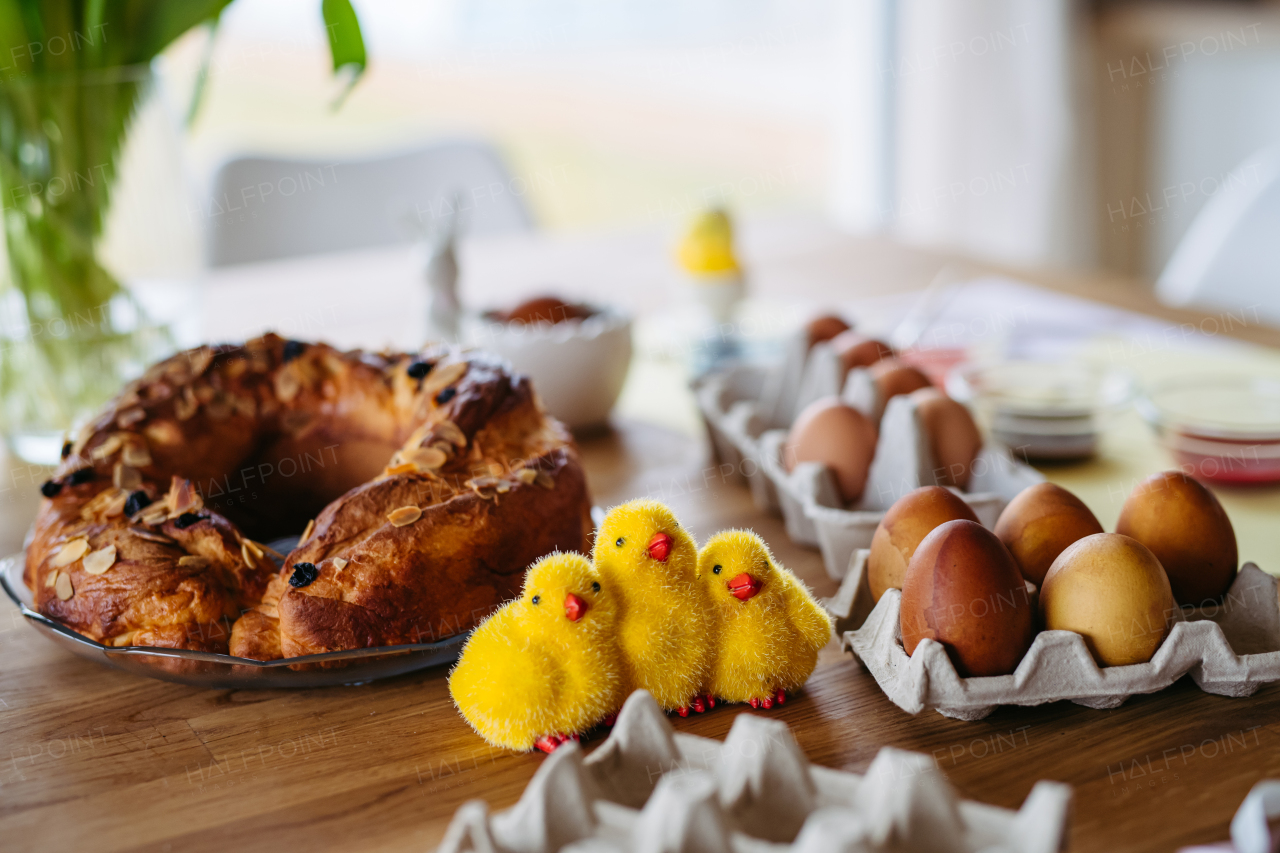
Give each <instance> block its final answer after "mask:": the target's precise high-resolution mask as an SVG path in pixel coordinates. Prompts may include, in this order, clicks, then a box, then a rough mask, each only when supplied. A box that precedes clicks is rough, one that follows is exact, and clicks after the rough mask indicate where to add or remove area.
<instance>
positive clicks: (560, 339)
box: [468, 306, 631, 429]
mask: <svg viewBox="0 0 1280 853" xmlns="http://www.w3.org/2000/svg"><path fill="white" fill-rule="evenodd" d="M590 307H591V309H592V310H593V311H594V312H595V313H593V314H592V315H591V316H590V317H588V318H586V319H585V320H569V321H566V322H563V323H555V324H550V323H535V324H528V325H526V324H524V323H502V322H497V321H486V320H483V319H477V320H476V321H475V323H474V324H473V325H472V328H471V329H470V330H469V334H468V339H469V343H471V344H473V345H474V346H478V347H481V348H482V349H487V350H490V351H491V352H495V353H497V354H498V355H501V356H503V357H504V358H506V359H507V360H508V361H509V362H511V365H512V366H513V367H514V368H515V369H516V370H517V371H519V372H520V373H524V374H526V375H527V376H528V377H529V378H530V379H532V380H533V387H534V390H535V391H537V393H538V396H539V398H541V400H542V404H543V405H544V406H545V407H546V409H547V411H548V412H550V413H551V414H552V415H553V416H555V417H556V418H558V419H559V420H561V421H563V422H564V423H565V424H566V425H567V426H569V427H571V428H573V429H580V428H583V427H592V426H598V425H600V424H603V423H604V422H605V421H607V420H608V418H609V411H610V410H611V409H612V408H613V404H614V403H615V402H617V400H618V394H619V393H620V392H621V391H622V383H623V382H624V381H625V380H626V378H627V368H628V367H630V365H631V318H630V317H627V316H625V315H623V314H621V313H618V312H617V311H614V310H612V309H609V308H599V307H597V306H590Z"/></svg>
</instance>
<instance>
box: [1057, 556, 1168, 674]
mask: <svg viewBox="0 0 1280 853" xmlns="http://www.w3.org/2000/svg"><path fill="white" fill-rule="evenodd" d="M1177 607H1178V606H1177V604H1175V603H1174V600H1173V593H1172V592H1171V591H1170V589H1169V578H1168V577H1167V576H1166V575H1165V573H1164V569H1162V568H1161V567H1160V561H1159V560H1157V559H1156V557H1155V555H1154V554H1152V553H1151V551H1150V550H1149V549H1148V548H1147V547H1146V546H1144V545H1143V544H1142V543H1141V542H1139V541H1137V540H1136V539H1130V538H1129V537H1128V536H1121V535H1120V534H1119V533H1095V534H1093V535H1092V536H1086V537H1085V538H1083V539H1081V540H1080V541H1078V542H1075V543H1073V544H1072V545H1069V546H1068V547H1067V550H1065V551H1063V552H1062V553H1061V554H1059V555H1058V559H1056V560H1054V561H1053V566H1051V567H1050V569H1049V573H1048V574H1047V575H1045V578H1044V585H1043V586H1042V587H1041V588H1040V613H1041V615H1042V617H1043V619H1044V627H1045V629H1046V630H1049V631H1075V632H1076V633H1077V634H1080V635H1081V636H1082V637H1084V642H1085V645H1087V646H1088V647H1089V652H1090V654H1092V655H1093V658H1094V660H1096V661H1097V662H1098V665H1099V666H1125V665H1126V664H1131V663H1145V662H1147V661H1149V660H1151V656H1152V655H1154V654H1155V653H1156V649H1158V648H1160V644H1161V643H1163V642H1164V638H1165V637H1166V636H1168V634H1169V631H1170V630H1171V628H1172V625H1173V615H1174V612H1175V611H1176V610H1177Z"/></svg>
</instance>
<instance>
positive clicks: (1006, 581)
mask: <svg viewBox="0 0 1280 853" xmlns="http://www.w3.org/2000/svg"><path fill="white" fill-rule="evenodd" d="M900 618H901V627H902V645H903V647H904V648H905V649H906V651H907V654H912V653H913V652H915V650H916V646H917V645H919V643H920V641H921V640H923V639H925V638H926V637H927V638H929V639H931V640H936V641H937V642H939V643H942V645H943V646H944V647H945V648H946V650H947V654H948V655H949V656H950V657H951V662H952V663H953V664H954V665H955V668H956V672H958V673H959V674H960V675H962V676H964V677H970V676H986V675H1008V674H1009V673H1011V672H1013V671H1014V670H1015V669H1017V668H1018V661H1020V660H1022V656H1023V655H1025V654H1026V653H1027V649H1029V648H1031V641H1032V640H1034V639H1035V614H1034V613H1033V612H1032V609H1031V596H1030V594H1029V593H1028V592H1027V587H1026V584H1025V583H1024V582H1023V580H1022V574H1021V573H1020V572H1019V571H1018V566H1017V564H1016V563H1014V562H1013V557H1011V556H1009V552H1008V551H1007V550H1005V547H1004V546H1003V545H1001V544H1000V540H999V539H997V538H996V537H995V534H994V533H992V532H991V531H990V530H987V529H986V528H985V527H983V526H982V525H981V524H978V523H977V522H976V521H967V520H957V521H947V522H944V523H943V524H940V525H938V526H937V527H935V528H934V529H933V532H932V533H930V534H929V535H928V536H926V537H925V538H924V540H923V541H922V542H921V543H920V545H919V547H917V548H916V552H915V554H914V555H912V557H911V562H910V563H909V564H908V565H907V577H906V579H905V581H904V582H903V585H902V610H901V617H900Z"/></svg>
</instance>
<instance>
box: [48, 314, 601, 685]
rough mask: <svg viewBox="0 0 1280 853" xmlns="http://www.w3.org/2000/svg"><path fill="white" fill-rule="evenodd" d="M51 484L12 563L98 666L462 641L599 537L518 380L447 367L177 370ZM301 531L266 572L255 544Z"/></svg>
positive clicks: (250, 364)
mask: <svg viewBox="0 0 1280 853" xmlns="http://www.w3.org/2000/svg"><path fill="white" fill-rule="evenodd" d="M388 460H390V461H388ZM50 483H51V484H52V485H48V484H47V485H46V489H47V491H46V495H47V498H46V500H45V501H44V503H43V505H42V506H41V509H40V513H39V516H38V518H37V522H36V526H35V530H34V534H33V539H32V542H31V544H30V547H29V548H28V552H27V564H26V581H27V584H28V585H29V586H30V587H31V588H32V589H33V591H34V592H35V596H36V603H37V607H38V609H39V610H40V612H41V613H44V614H45V615H47V616H49V617H51V618H54V619H57V620H58V621H59V622H61V623H63V624H65V625H67V626H68V627H71V628H72V629H74V630H76V631H78V632H80V633H81V634H84V635H85V636H87V637H90V638H91V639H94V640H97V641H98V642H101V643H104V644H108V645H112V644H114V645H152V646H163V647H170V648H188V649H198V650H202V651H221V652H226V651H228V650H230V652H231V653H232V654H235V655H238V656H242V657H251V658H257V659H260V660H271V659H276V658H279V657H282V656H283V657H295V656H299V655H304V654H313V653H317V652H325V651H336V650H341V649H351V648H364V647H373V646H385V645H396V644H400V643H412V642H431V641H434V640H438V639H444V638H447V637H450V636H454V635H456V634H459V633H462V632H464V631H467V630H469V629H470V628H472V627H474V626H475V625H476V624H477V623H478V622H479V621H481V620H482V619H483V618H484V617H485V616H486V615H487V614H488V613H489V612H490V611H491V610H493V609H494V608H495V607H496V606H498V605H499V604H500V603H501V602H502V601H504V600H506V599H508V598H511V597H512V596H514V595H516V594H518V591H519V588H520V585H521V582H522V579H523V570H524V568H525V567H526V566H528V565H529V564H531V563H532V562H534V561H535V560H537V559H538V558H539V557H541V556H544V555H545V554H547V553H550V552H551V551H554V550H557V549H559V550H578V551H581V550H585V548H586V539H587V536H588V534H589V532H590V529H591V526H590V518H589V508H590V503H589V499H588V497H587V489H586V482H585V478H584V476H583V472H582V469H581V465H580V463H579V461H578V457H577V451H576V449H575V448H574V445H573V441H572V437H571V436H570V435H569V433H568V431H567V430H566V429H565V428H564V427H563V426H562V425H561V424H559V423H558V422H556V421H555V420H554V419H552V418H550V417H549V416H547V415H546V414H544V413H543V412H542V411H541V409H540V407H539V405H538V403H537V400H536V397H535V395H534V394H533V391H532V389H531V388H530V385H529V382H528V380H527V379H526V378H525V377H522V376H515V375H512V374H511V372H510V371H509V370H508V369H507V368H506V366H505V365H504V363H502V362H501V361H499V360H498V359H496V358H495V357H493V356H490V355H488V354H485V353H481V352H463V351H459V350H457V349H454V348H449V347H444V346H438V347H432V348H429V349H427V350H425V351H423V352H421V353H418V354H416V355H412V356H411V355H404V354H372V353H366V352H361V351H352V352H345V353H344V352H339V351H337V350H335V349H333V348H331V347H328V346H326V345H324V344H301V343H299V342H291V341H285V340H283V339H282V338H279V337H277V336H275V335H267V336H264V337H262V338H258V339H256V340H253V341H249V342H248V343H246V344H245V345H244V346H242V347H231V346H221V347H200V348H198V349H195V350H191V351H188V352H185V353H180V354H178V355H176V356H174V357H172V358H170V359H168V360H166V361H164V362H161V363H160V364H157V365H155V366H154V367H152V368H151V369H150V370H148V371H147V373H146V374H145V375H144V376H143V377H142V378H141V379H140V380H138V381H137V382H135V383H132V384H130V385H129V386H128V387H127V388H126V389H125V390H124V392H123V393H122V394H121V395H120V396H119V397H118V398H117V399H116V400H115V401H113V402H112V404H110V405H109V406H108V407H107V409H106V410H105V411H104V412H103V413H102V414H101V415H100V416H99V417H98V418H97V419H95V420H94V421H93V422H92V423H91V424H89V425H88V426H87V427H86V428H85V429H84V430H83V431H82V432H81V433H80V434H79V436H78V437H77V439H76V441H75V442H74V444H73V445H71V446H70V447H69V448H67V452H66V457H65V459H64V461H63V463H62V465H61V466H60V467H59V469H58V472H57V474H56V475H55V477H54V479H53V480H51V481H50ZM326 504H327V505H326ZM317 512H318V513H319V514H318V516H317V515H316V513H317ZM308 519H314V521H313V522H312V523H308V521H307V520H308ZM304 525H305V526H306V533H305V535H304V537H303V540H302V541H301V542H300V544H299V546H298V548H297V549H295V550H294V551H293V552H292V553H291V554H289V555H287V557H286V558H285V561H284V566H283V569H282V570H280V571H279V572H277V571H276V566H275V563H274V562H272V561H271V559H270V558H269V556H268V555H267V553H266V551H267V549H266V548H265V546H263V545H261V544H260V543H259V542H258V541H257V540H259V539H269V538H274V537H277V536H280V535H282V534H285V533H288V532H289V531H291V530H294V531H296V530H299V529H303V527H304ZM79 540H83V542H80V541H79ZM112 547H114V549H115V550H114V552H112V551H111V550H110V549H111V548H112ZM112 556H114V559H108V558H109V557H112ZM104 565H105V566H106V567H105V569H104V568H103V566H104ZM64 575H65V577H63V576H64ZM291 581H292V582H291Z"/></svg>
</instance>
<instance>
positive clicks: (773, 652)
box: [698, 530, 831, 708]
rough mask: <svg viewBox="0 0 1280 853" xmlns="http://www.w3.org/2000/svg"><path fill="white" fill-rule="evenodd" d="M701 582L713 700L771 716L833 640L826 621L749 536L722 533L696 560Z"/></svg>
mask: <svg viewBox="0 0 1280 853" xmlns="http://www.w3.org/2000/svg"><path fill="white" fill-rule="evenodd" d="M698 579H699V581H700V582H701V583H702V584H703V585H704V586H705V587H706V589H707V594H708V596H709V597H710V598H711V601H712V604H711V612H712V616H713V619H714V632H715V659H714V662H713V663H712V666H711V674H710V677H709V678H708V680H707V682H706V688H707V692H708V693H710V695H711V696H713V697H716V698H719V699H722V700H724V701H726V702H749V703H751V707H753V708H759V707H761V706H764V707H765V708H772V707H773V706H774V704H775V703H777V704H779V705H781V704H782V703H783V702H785V701H786V695H787V691H789V690H795V689H796V688H798V687H800V686H801V685H802V684H804V683H805V682H806V681H807V680H808V679H809V676H810V674H812V673H813V668H814V667H815V666H817V664H818V650H819V649H821V648H822V647H823V646H825V645H826V644H827V642H828V641H829V640H830V639H831V617H830V616H829V615H828V614H827V612H826V611H825V610H823V609H822V607H821V606H820V605H819V604H818V602H817V601H815V600H814V598H813V595H812V594H811V593H810V592H809V590H808V589H807V588H806V587H805V585H804V584H803V583H801V582H800V580H799V578H797V577H796V576H795V575H793V574H792V573H791V572H790V571H788V570H787V569H786V568H784V567H783V566H780V565H778V564H777V563H776V562H775V561H774V559H773V555H772V554H770V553H769V546H768V545H766V544H765V542H764V540H763V539H761V538H760V537H759V536H757V535H756V534H754V533H752V532H750V531H747V530H725V531H723V532H721V533H717V534H716V535H715V536H713V537H711V539H709V540H708V541H707V544H706V545H704V546H703V548H702V551H701V553H700V554H699V555H698Z"/></svg>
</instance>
